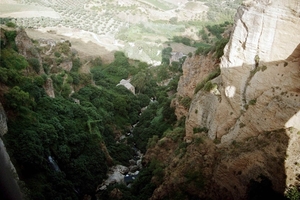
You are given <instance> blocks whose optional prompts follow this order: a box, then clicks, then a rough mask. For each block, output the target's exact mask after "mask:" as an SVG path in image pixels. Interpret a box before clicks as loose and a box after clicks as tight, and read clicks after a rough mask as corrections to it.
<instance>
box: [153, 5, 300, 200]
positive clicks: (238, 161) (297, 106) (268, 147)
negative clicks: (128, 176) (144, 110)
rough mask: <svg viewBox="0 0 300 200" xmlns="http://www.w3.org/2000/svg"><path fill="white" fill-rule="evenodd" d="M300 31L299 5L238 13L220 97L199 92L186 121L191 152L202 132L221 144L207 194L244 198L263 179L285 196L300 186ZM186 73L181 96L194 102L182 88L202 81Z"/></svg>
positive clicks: (262, 7) (249, 8) (226, 52)
mask: <svg viewBox="0 0 300 200" xmlns="http://www.w3.org/2000/svg"><path fill="white" fill-rule="evenodd" d="M299 32H300V2H299V1H297V0H288V1H284V2H283V1H280V0H272V1H271V0H250V1H247V2H244V4H243V6H241V7H240V8H239V9H238V11H237V14H236V17H235V27H234V31H233V33H232V36H231V38H230V41H229V43H228V44H227V46H226V47H225V50H224V56H223V57H222V59H221V63H220V67H221V75H220V76H219V77H217V78H216V79H214V80H212V82H213V83H215V84H217V85H218V88H217V89H218V91H219V94H218V95H216V94H215V93H212V92H205V91H199V92H198V93H197V94H195V95H194V96H192V102H191V106H190V108H189V111H188V113H187V115H186V141H189V142H191V143H190V146H194V142H192V141H193V139H195V138H197V136H196V135H195V134H194V131H193V129H194V128H195V127H206V128H208V130H209V131H208V133H207V136H208V137H209V138H210V139H212V140H214V141H215V143H216V144H217V145H215V148H216V151H215V152H212V155H210V156H211V157H213V158H214V159H213V160H212V161H211V162H212V163H213V164H212V167H211V168H213V170H212V171H211V173H208V174H207V175H206V176H207V177H209V180H210V182H209V183H207V184H209V186H208V188H214V191H210V192H220V194H224V196H223V198H224V199H226V198H229V199H244V198H245V195H246V192H247V187H248V184H249V182H250V180H251V179H257V178H258V177H259V175H261V174H263V175H265V176H266V177H268V178H269V179H270V180H271V181H272V183H273V189H274V190H275V191H278V192H280V193H283V192H284V190H285V189H286V187H287V186H289V185H297V184H299V182H298V181H297V179H299V177H297V176H298V175H299V174H300V168H299V167H298V160H299V158H300V157H299V155H300V144H299V141H300V135H299V133H300V82H299V80H300V53H299V50H300V48H299V43H300V35H299V34H298V33H299ZM185 70H187V71H186V72H184V75H183V77H182V78H181V79H180V82H179V86H178V88H179V89H178V92H179V94H185V95H188V96H189V95H190V93H189V92H185V93H184V92H182V91H181V89H180V88H184V87H185V88H186V89H188V87H186V86H187V85H189V82H190V79H191V77H197V76H198V77H201V75H199V74H195V73H198V72H199V73H200V71H199V70H198V71H192V70H193V68H186V69H185ZM189 70H190V71H189ZM191 75H192V76H191ZM202 80H203V78H202V79H198V82H201V81H202ZM194 81H195V79H194ZM176 112H177V113H178V109H177V111H176ZM191 148H192V147H191ZM194 151H195V150H194ZM192 152H193V151H192V150H190V151H189V150H188V151H187V153H192ZM199 159H200V157H199ZM186 162H188V161H186ZM203 162H205V161H203ZM166 179H168V178H166ZM164 186H165V187H166V185H164ZM162 187H163V186H162ZM156 191H162V189H161V188H159V189H157V190H156ZM208 193H209V192H208ZM208 193H207V194H208ZM156 195H157V196H159V194H156V193H154V196H156ZM211 197H212V198H214V197H213V196H211Z"/></svg>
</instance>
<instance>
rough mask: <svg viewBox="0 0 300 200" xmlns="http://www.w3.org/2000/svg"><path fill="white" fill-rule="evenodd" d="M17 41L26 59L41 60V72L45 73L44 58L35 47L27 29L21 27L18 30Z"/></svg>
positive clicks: (19, 49) (20, 51)
mask: <svg viewBox="0 0 300 200" xmlns="http://www.w3.org/2000/svg"><path fill="white" fill-rule="evenodd" d="M15 42H16V45H17V48H18V51H19V53H20V54H21V55H23V56H24V57H25V58H26V59H37V60H38V62H39V66H40V67H39V72H38V73H39V74H44V73H45V71H44V68H43V64H42V58H41V55H40V54H39V52H38V51H37V49H36V48H35V47H34V45H33V43H32V41H31V39H30V38H29V37H28V35H27V33H26V31H25V30H24V29H22V28H21V29H19V30H18V31H17V36H16V38H15Z"/></svg>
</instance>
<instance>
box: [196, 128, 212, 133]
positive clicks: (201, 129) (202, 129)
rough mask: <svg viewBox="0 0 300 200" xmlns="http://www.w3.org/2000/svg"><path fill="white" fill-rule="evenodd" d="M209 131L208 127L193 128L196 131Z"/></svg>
mask: <svg viewBox="0 0 300 200" xmlns="http://www.w3.org/2000/svg"><path fill="white" fill-rule="evenodd" d="M208 131H209V129H208V128H206V127H195V128H193V132H194V133H201V132H204V133H208Z"/></svg>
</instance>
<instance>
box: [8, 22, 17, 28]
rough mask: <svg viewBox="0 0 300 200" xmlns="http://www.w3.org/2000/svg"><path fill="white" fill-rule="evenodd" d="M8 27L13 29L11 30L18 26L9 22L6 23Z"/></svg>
mask: <svg viewBox="0 0 300 200" xmlns="http://www.w3.org/2000/svg"><path fill="white" fill-rule="evenodd" d="M6 26H7V27H11V28H15V27H16V24H15V23H13V22H7V23H6Z"/></svg>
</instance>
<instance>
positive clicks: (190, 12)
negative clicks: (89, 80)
mask: <svg viewBox="0 0 300 200" xmlns="http://www.w3.org/2000/svg"><path fill="white" fill-rule="evenodd" d="M240 2H241V0H226V1H225V0H224V1H222V2H220V1H218V0H201V1H195V0H194V1H188V0H1V1H0V17H2V18H7V17H11V18H14V20H13V21H14V22H15V23H16V24H18V25H20V26H23V27H25V28H31V29H36V30H39V31H41V32H52V33H55V34H58V35H63V36H68V37H71V38H75V39H81V40H82V41H84V42H85V43H87V42H93V43H95V44H97V45H99V46H102V47H104V48H106V50H107V51H113V50H124V51H125V52H126V54H127V55H128V56H129V57H131V58H134V59H140V60H143V61H146V62H148V63H151V62H152V63H157V62H158V61H160V60H161V54H160V52H161V50H162V48H163V44H164V43H165V42H166V41H169V40H170V39H171V38H172V37H173V36H178V35H181V36H188V37H190V38H193V39H195V40H197V39H198V32H199V30H200V29H201V28H202V26H203V25H206V24H207V23H222V22H224V21H230V20H231V19H232V17H233V13H235V12H236V8H237V6H238V5H239V4H240ZM220 4H222V5H221V6H220ZM221 9H222V10H221ZM88 52H89V51H87V53H88Z"/></svg>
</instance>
